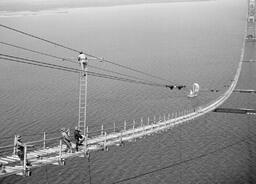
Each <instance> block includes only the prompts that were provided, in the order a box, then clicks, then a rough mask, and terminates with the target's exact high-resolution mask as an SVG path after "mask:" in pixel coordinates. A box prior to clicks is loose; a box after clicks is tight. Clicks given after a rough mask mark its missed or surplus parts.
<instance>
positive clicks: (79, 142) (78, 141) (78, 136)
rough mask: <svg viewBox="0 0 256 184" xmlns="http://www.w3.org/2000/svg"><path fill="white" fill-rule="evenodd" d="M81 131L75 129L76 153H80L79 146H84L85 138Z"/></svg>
mask: <svg viewBox="0 0 256 184" xmlns="http://www.w3.org/2000/svg"><path fill="white" fill-rule="evenodd" d="M80 132H81V130H79V128H78V127H75V131H74V138H75V140H76V151H78V146H81V145H83V141H84V137H83V136H82V135H81V134H80Z"/></svg>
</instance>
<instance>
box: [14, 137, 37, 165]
mask: <svg viewBox="0 0 256 184" xmlns="http://www.w3.org/2000/svg"><path fill="white" fill-rule="evenodd" d="M26 146H27V147H33V146H32V145H26ZM15 148H16V153H17V155H18V157H19V158H20V163H21V165H23V163H24V148H25V144H23V143H22V139H21V136H20V135H17V136H16V140H15ZM27 166H31V164H30V163H29V162H28V161H27Z"/></svg>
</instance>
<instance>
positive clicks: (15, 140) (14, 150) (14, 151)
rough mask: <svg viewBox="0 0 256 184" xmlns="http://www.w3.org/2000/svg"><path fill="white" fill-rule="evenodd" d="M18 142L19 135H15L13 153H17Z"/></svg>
mask: <svg viewBox="0 0 256 184" xmlns="http://www.w3.org/2000/svg"><path fill="white" fill-rule="evenodd" d="M16 142H17V136H16V135H14V141H13V155H15V154H16Z"/></svg>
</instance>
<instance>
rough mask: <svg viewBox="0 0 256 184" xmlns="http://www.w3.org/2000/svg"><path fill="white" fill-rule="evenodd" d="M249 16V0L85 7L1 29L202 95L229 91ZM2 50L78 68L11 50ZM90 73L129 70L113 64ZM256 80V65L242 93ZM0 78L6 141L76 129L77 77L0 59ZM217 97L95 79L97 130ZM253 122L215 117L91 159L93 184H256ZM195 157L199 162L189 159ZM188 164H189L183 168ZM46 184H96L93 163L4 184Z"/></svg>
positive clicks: (5, 34) (5, 35) (239, 99)
mask: <svg viewBox="0 0 256 184" xmlns="http://www.w3.org/2000/svg"><path fill="white" fill-rule="evenodd" d="M245 15H246V1H240V0H235V1H230V0H223V1H213V2H194V3H166V4H152V5H151V4H148V5H131V6H122V7H107V8H106V7H104V8H103V7H102V8H100V7H98V8H85V9H79V10H70V12H69V13H67V14H51V15H40V14H39V15H35V16H20V17H17V16H16V17H8V18H1V19H0V21H1V23H3V24H7V25H10V26H14V27H17V28H19V29H22V30H24V31H28V32H31V33H34V34H36V35H41V36H43V37H46V38H49V39H53V40H58V41H59V42H61V43H63V44H65V45H69V46H70V47H74V48H79V49H89V50H86V51H88V52H90V53H94V54H96V55H99V56H104V57H105V58H108V59H110V60H113V61H116V62H118V63H121V64H125V65H128V66H132V67H136V68H137V69H140V70H143V71H146V72H150V73H152V74H155V75H159V76H161V77H164V78H167V79H168V80H171V81H174V82H179V83H185V84H192V83H193V82H195V81H196V82H198V83H199V84H200V85H201V86H202V87H204V88H218V89H224V88H223V86H224V85H226V84H229V83H230V82H231V79H232V78H233V76H234V73H235V71H236V67H237V63H238V62H239V58H240V53H241V47H242V41H243V35H244V27H245ZM0 31H1V40H2V41H6V42H12V43H16V44H19V45H23V46H26V47H32V48H34V49H41V50H43V51H47V52H49V53H52V54H55V55H61V56H63V57H68V58H76V53H72V52H68V51H63V49H60V48H57V47H52V46H49V45H46V44H44V43H40V42H39V41H35V40H33V39H29V38H26V37H22V36H21V35H17V34H14V33H11V32H10V31H6V30H3V29H1V30H0ZM1 52H2V53H8V54H15V55H19V56H27V57H31V58H38V59H42V60H45V61H48V62H52V63H58V62H59V64H65V65H67V66H72V65H73V66H74V64H71V63H64V62H63V63H60V61H54V60H52V59H49V58H43V57H40V56H37V55H32V54H30V53H25V52H22V51H19V50H17V49H10V48H7V47H3V46H1ZM252 52H253V50H252ZM91 65H97V66H100V67H104V68H108V69H113V70H116V71H119V72H125V71H123V70H120V69H118V68H114V67H112V66H109V65H107V64H106V63H103V64H94V63H92V64H91ZM128 73H129V74H133V73H131V72H128ZM254 73H255V66H253V64H252V65H250V66H249V65H247V66H244V68H243V73H242V75H241V79H240V81H242V82H240V81H239V85H244V86H243V87H244V88H247V85H248V86H249V87H250V88H254V89H255V85H253V81H255V80H254V78H255V75H254ZM0 76H1V77H0V84H1V87H0V104H1V108H0V114H1V119H0V124H1V130H0V136H1V137H8V136H12V135H13V134H15V133H19V134H22V135H23V134H31V133H37V132H42V131H43V130H47V131H54V130H57V129H59V128H60V127H62V126H65V127H74V126H75V125H76V124H77V114H78V75H74V74H70V73H67V72H62V71H53V70H49V69H43V68H37V67H33V66H26V65H22V64H14V63H10V62H7V61H1V63H0ZM158 82H160V81H158ZM241 88H242V87H241ZM218 95H220V94H211V93H201V94H200V96H199V97H198V98H197V99H193V100H190V99H187V98H186V93H185V92H179V91H168V90H166V89H161V88H152V87H147V86H141V85H135V84H127V83H120V82H115V81H110V80H107V79H100V78H93V77H90V78H89V96H88V107H89V108H88V124H89V129H97V128H99V127H100V125H101V124H102V123H103V124H104V125H105V126H108V127H110V126H112V124H113V122H114V121H115V122H119V123H120V124H121V123H122V122H123V121H124V120H127V121H132V120H133V119H136V120H139V119H140V118H141V117H147V116H150V117H151V118H152V117H153V115H163V114H164V113H169V112H170V113H172V112H176V111H178V110H182V109H186V108H191V107H192V106H196V105H198V104H205V103H207V102H209V101H210V100H212V99H214V98H216V97H217V96H218ZM253 98H254V96H253V95H250V96H249V95H241V94H237V95H236V94H234V95H233V96H232V97H231V98H230V99H229V100H228V101H227V103H225V104H224V105H225V106H227V107H229V106H231V105H236V106H239V107H247V106H250V107H251V108H253V107H255V102H254V101H253ZM254 122H255V119H253V117H249V116H242V115H230V114H215V113H210V114H208V115H206V116H204V117H201V118H199V119H197V120H194V121H193V122H189V123H186V124H183V125H181V126H179V127H177V128H174V129H172V130H170V131H168V132H165V133H161V134H157V135H153V136H149V137H147V138H143V139H140V140H138V141H137V142H135V143H128V144H126V146H125V147H124V148H120V147H113V148H111V149H110V151H109V152H107V153H106V152H97V153H93V154H92V157H91V162H90V167H91V168H90V171H91V179H92V183H114V182H117V181H120V182H121V180H123V179H124V178H130V177H133V176H136V175H138V176H137V177H135V178H133V179H132V180H126V181H123V183H250V181H252V182H251V183H253V180H252V179H251V178H252V177H254V173H255V172H254V171H255V167H254V166H253V161H255V159H254V156H253V151H255V146H254V144H253V142H252V141H246V142H239V141H240V140H241V139H244V138H247V137H248V136H250V137H251V139H250V140H253V139H254V137H253V134H252V133H253V130H254V129H255V128H256V127H255V126H254ZM27 139H28V138H27ZM8 141H9V142H11V141H12V140H11V139H6V140H5V139H2V140H1V144H2V145H3V144H5V143H6V142H8ZM233 144H234V145H233ZM224 147H225V148H224ZM215 150H218V151H215ZM213 151H214V152H213ZM207 153H211V154H207ZM205 154H206V155H205ZM202 155H203V156H202ZM199 156H200V157H199ZM194 157H197V159H194V160H191V161H189V159H190V158H194ZM181 160H185V162H184V163H183V164H181V163H180V164H177V163H178V162H180V161H181ZM146 173H147V174H146ZM140 174H142V175H140ZM47 182H48V183H89V170H88V162H87V160H85V159H83V158H77V159H74V160H68V161H67V166H65V167H55V166H48V167H47V168H42V169H37V170H35V171H33V176H32V177H29V178H20V177H18V176H17V177H16V176H12V177H7V178H5V179H2V180H0V183H47Z"/></svg>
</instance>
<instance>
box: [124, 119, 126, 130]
mask: <svg viewBox="0 0 256 184" xmlns="http://www.w3.org/2000/svg"><path fill="white" fill-rule="evenodd" d="M124 131H126V121H124Z"/></svg>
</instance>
